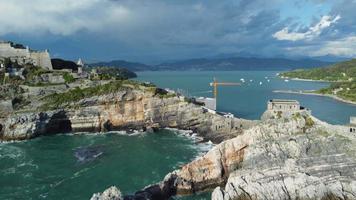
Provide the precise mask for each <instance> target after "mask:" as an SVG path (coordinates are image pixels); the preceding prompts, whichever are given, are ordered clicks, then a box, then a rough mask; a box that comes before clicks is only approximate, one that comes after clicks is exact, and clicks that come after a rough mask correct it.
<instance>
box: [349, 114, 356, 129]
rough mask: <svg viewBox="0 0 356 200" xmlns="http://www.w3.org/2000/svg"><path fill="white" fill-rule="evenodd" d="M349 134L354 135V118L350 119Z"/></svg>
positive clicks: (355, 118)
mask: <svg viewBox="0 0 356 200" xmlns="http://www.w3.org/2000/svg"><path fill="white" fill-rule="evenodd" d="M350 133H356V117H350Z"/></svg>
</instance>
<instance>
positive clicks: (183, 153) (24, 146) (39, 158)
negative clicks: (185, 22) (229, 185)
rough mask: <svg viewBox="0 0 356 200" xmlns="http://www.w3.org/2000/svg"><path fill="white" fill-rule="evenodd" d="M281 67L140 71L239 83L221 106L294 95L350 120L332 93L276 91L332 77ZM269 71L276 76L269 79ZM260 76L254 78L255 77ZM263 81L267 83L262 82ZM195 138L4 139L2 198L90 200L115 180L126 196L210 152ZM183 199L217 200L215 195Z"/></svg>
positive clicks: (192, 85) (241, 108)
mask: <svg viewBox="0 0 356 200" xmlns="http://www.w3.org/2000/svg"><path fill="white" fill-rule="evenodd" d="M275 74H276V72H271V71H267V72H262V71H258V72H253V71H236V72H141V73H139V78H138V79H140V80H145V81H151V82H154V83H156V84H157V85H159V86H161V87H169V88H175V89H176V88H181V89H184V90H186V91H187V92H188V93H190V94H191V95H195V96H212V92H211V87H210V86H209V83H210V82H211V81H212V78H213V77H216V78H217V79H218V80H219V81H234V82H238V81H239V80H240V78H244V79H245V80H246V83H244V84H243V85H242V86H238V87H235V86H229V87H220V88H219V97H218V109H219V110H221V111H228V112H232V113H234V114H235V115H237V116H239V117H243V118H248V119H258V118H259V117H260V115H261V114H262V112H263V111H264V110H265V108H266V101H267V100H268V99H271V98H292V99H297V100H299V101H300V102H301V103H302V105H304V106H306V107H308V108H311V109H312V110H313V114H314V115H315V116H317V117H319V118H320V119H322V120H325V121H328V122H330V123H335V124H342V123H347V122H348V119H349V116H350V115H356V106H353V105H349V104H345V103H341V102H338V101H335V100H333V99H331V98H327V97H317V96H304V95H290V94H277V93H273V92H272V91H273V90H285V89H292V90H299V89H303V90H304V89H319V88H322V87H325V86H327V85H328V84H327V83H316V82H300V81H290V82H284V81H283V80H281V79H278V78H276V77H275ZM265 77H267V78H268V79H269V80H270V82H267V79H265ZM250 79H251V80H253V82H250V81H249V80H250ZM260 81H261V82H262V85H260V84H259V82H260ZM202 147H204V146H203V144H200V145H197V144H195V143H194V141H193V140H192V139H191V138H187V137H184V136H181V135H177V134H175V133H174V132H173V131H169V130H162V131H160V132H157V133H152V134H138V135H131V136H128V135H120V134H117V133H110V134H100V135H99V134H87V135H54V136H48V137H39V138H36V139H33V140H29V141H24V142H15V143H0V199H1V200H3V199H4V200H6V199H34V200H35V199H36V200H37V199H55V200H57V199H70V200H76V199H89V198H90V197H91V195H92V194H93V193H95V192H100V191H103V190H104V189H105V188H107V187H109V186H111V185H116V186H118V187H119V188H120V189H121V190H122V192H123V193H124V194H129V193H133V192H135V191H137V190H139V189H142V188H143V187H144V186H147V185H149V184H153V183H156V182H158V181H160V180H162V178H163V177H164V176H165V175H166V174H167V173H168V172H171V171H172V170H174V169H177V168H178V167H179V166H180V165H182V164H184V163H187V162H189V161H190V160H192V159H194V158H195V157H196V156H197V155H199V154H200V153H201V152H202V151H203V148H202ZM176 199H179V200H203V199H210V193H209V192H208V193H203V194H199V195H195V196H190V197H179V198H176Z"/></svg>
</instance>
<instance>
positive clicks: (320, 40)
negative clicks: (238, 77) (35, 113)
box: [0, 0, 355, 61]
mask: <svg viewBox="0 0 356 200" xmlns="http://www.w3.org/2000/svg"><path fill="white" fill-rule="evenodd" d="M304 1H305V2H312V3H313V4H315V6H323V5H322V4H323V3H324V1H321V0H304ZM284 2H285V1H282V0H270V1H265V0H224V1H216V0H204V1H203V0H201V1H199V0H197V1H193V0H171V1H165V0H152V1H147V0H140V1H132V0H77V1H70V0H60V1H55V2H53V3H51V4H48V1H45V0H34V1H31V2H29V1H25V0H13V1H5V0H0V35H2V37H3V38H5V39H14V40H18V41H20V42H24V43H27V44H30V45H33V46H34V47H40V48H42V47H47V48H49V49H50V50H51V52H52V54H55V55H58V56H63V57H67V58H71V59H75V58H77V57H84V58H87V59H92V60H106V59H115V58H121V59H130V60H140V61H155V60H165V59H167V60H168V59H180V58H190V57H204V56H212V55H216V54H228V53H238V52H250V53H253V54H258V55H262V56H273V55H280V54H290V55H293V54H297V55H299V54H302V52H308V51H309V50H310V51H311V50H313V51H315V49H316V50H318V48H319V50H320V49H321V48H322V47H326V46H327V45H329V46H330V45H331V44H330V43H328V42H330V41H331V40H332V39H333V40H335V39H339V40H340V41H341V42H342V39H346V40H347V38H346V37H350V36H352V35H353V34H355V33H354V30H355V23H353V19H354V18H355V14H353V11H354V10H355V2H354V1H351V0H349V1H346V0H345V1H342V2H341V1H340V2H338V3H335V2H334V3H332V9H331V11H330V13H325V14H324V15H325V16H329V17H331V18H330V20H332V19H334V18H335V17H336V16H338V15H340V16H341V18H340V19H339V20H337V22H335V23H333V24H332V25H330V26H328V27H326V28H324V29H323V30H322V31H320V33H319V32H316V33H317V34H312V36H313V37H309V39H308V40H305V39H304V38H303V36H300V33H301V34H303V33H306V32H308V30H310V29H311V27H313V26H315V25H316V24H317V23H318V22H320V21H321V19H322V17H323V16H315V17H314V20H313V22H312V24H303V23H300V21H298V20H296V19H298V18H300V16H298V15H296V16H288V17H283V16H281V10H283V11H285V10H287V11H288V9H291V10H293V9H294V8H297V7H298V9H299V10H303V9H302V8H303V3H301V2H303V1H295V3H293V4H291V5H292V6H290V5H288V6H283V5H284ZM298 2H299V3H298ZM300 15H303V13H300ZM325 16H324V17H325ZM285 28H287V29H288V32H287V37H284V39H286V40H279V39H281V38H276V37H273V35H274V34H275V33H277V32H278V31H281V30H283V29H285ZM281 33H283V32H281ZM288 33H289V34H290V33H292V34H294V33H296V35H297V36H298V38H302V39H298V40H294V41H290V40H288V38H293V37H291V36H290V35H288ZM298 34H299V35H298ZM282 36H283V34H282ZM292 36H293V35H292ZM282 38H283V37H282ZM351 39H352V38H351ZM332 45H339V44H332ZM305 50H308V51H305ZM323 52H325V50H324V51H320V53H323ZM333 53H335V54H336V53H337V52H333Z"/></svg>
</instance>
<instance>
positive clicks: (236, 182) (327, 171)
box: [0, 88, 356, 200]
mask: <svg viewBox="0 0 356 200" xmlns="http://www.w3.org/2000/svg"><path fill="white" fill-rule="evenodd" d="M0 125H1V129H0V138H1V140H3V141H8V140H26V139H31V138H35V137H38V136H42V135H48V134H56V133H77V132H108V131H128V132H133V131H135V130H142V131H146V132H151V131H155V130H157V129H161V128H175V129H182V130H190V131H192V132H194V133H197V134H198V135H199V136H200V137H202V138H204V139H205V140H206V141H207V140H211V141H213V142H214V143H216V144H218V145H216V146H214V147H213V148H212V149H211V150H210V151H208V152H207V153H206V154H205V155H203V156H201V157H198V158H197V159H195V160H194V161H192V162H190V163H188V164H186V165H184V166H183V167H181V168H180V169H178V170H176V171H173V172H171V173H169V174H167V175H166V177H164V178H163V180H162V181H161V182H159V183H157V184H153V185H150V186H147V187H146V188H143V189H142V190H140V191H138V192H136V193H134V194H129V195H122V194H121V192H120V191H119V189H118V188H116V187H111V188H109V189H108V190H106V191H104V192H103V193H98V194H94V195H93V197H92V199H93V200H94V199H97V200H99V199H100V200H103V199H127V200H131V199H135V200H136V199H152V200H166V199H169V198H170V197H172V196H177V195H178V196H179V195H190V194H194V193H198V192H202V191H206V190H210V191H213V193H212V199H213V200H234V199H250V200H255V199H256V200H257V199H345V200H346V199H355V198H356V181H355V180H356V170H354V169H356V156H355V155H356V148H355V147H356V138H355V135H351V133H349V132H348V127H346V126H334V125H329V124H327V123H325V122H322V121H320V120H318V119H316V118H315V117H313V116H311V115H310V114H309V113H308V112H305V111H298V112H271V111H266V113H264V115H263V116H262V120H260V121H252V120H245V119H239V118H231V117H227V116H222V115H219V114H213V113H210V112H207V111H206V109H205V108H203V107H202V106H200V105H195V104H194V103H191V102H188V101H187V100H186V99H185V98H183V97H180V96H177V95H174V96H162V95H158V94H157V93H155V92H153V91H151V90H142V89H135V88H127V89H125V90H120V91H117V92H114V93H109V94H104V95H98V96H92V97H89V98H84V99H82V100H80V101H78V102H73V103H72V104H71V105H70V106H68V107H67V108H64V109H58V110H52V111H43V112H23V113H17V114H16V113H15V114H11V115H9V116H8V117H7V118H5V119H4V118H3V119H1V120H0ZM119 187H120V186H119Z"/></svg>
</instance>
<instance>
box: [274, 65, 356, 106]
mask: <svg viewBox="0 0 356 200" xmlns="http://www.w3.org/2000/svg"><path fill="white" fill-rule="evenodd" d="M280 77H281V78H286V79H288V78H290V79H293V80H305V81H325V82H330V83H331V84H330V86H329V87H327V88H323V89H320V90H317V91H301V92H300V91H298V92H297V91H285V92H288V93H298V94H314V95H325V96H329V97H332V98H334V99H337V100H340V101H344V102H347V103H356V59H352V60H349V61H345V62H340V63H336V64H333V65H330V66H328V67H321V68H314V69H300V70H294V71H290V72H283V73H281V74H280ZM277 92H281V91H277Z"/></svg>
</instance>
